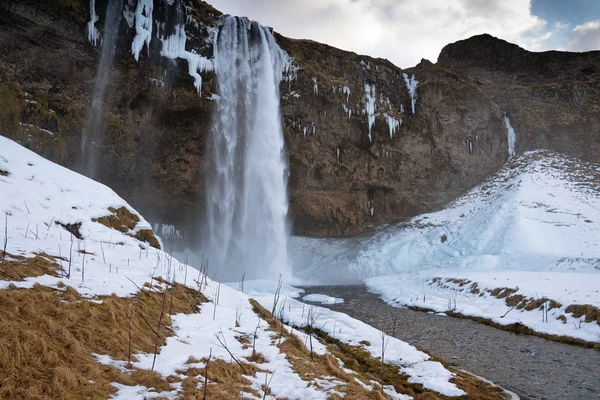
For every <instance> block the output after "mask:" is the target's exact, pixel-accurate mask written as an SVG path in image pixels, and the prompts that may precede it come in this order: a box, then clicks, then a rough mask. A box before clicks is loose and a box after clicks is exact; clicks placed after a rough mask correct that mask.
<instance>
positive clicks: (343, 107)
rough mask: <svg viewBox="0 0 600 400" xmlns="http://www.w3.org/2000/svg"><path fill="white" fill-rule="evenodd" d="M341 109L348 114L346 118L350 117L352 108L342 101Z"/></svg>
mask: <svg viewBox="0 0 600 400" xmlns="http://www.w3.org/2000/svg"><path fill="white" fill-rule="evenodd" d="M342 110H344V114H348V118H352V110H351V109H349V108H348V106H347V105H346V104H344V103H342Z"/></svg>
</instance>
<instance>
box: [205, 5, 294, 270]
mask: <svg viewBox="0 0 600 400" xmlns="http://www.w3.org/2000/svg"><path fill="white" fill-rule="evenodd" d="M289 60H290V59H289V57H287V55H286V54H285V53H284V52H283V51H282V50H281V49H280V48H279V46H278V45H277V43H276V42H275V39H274V37H273V35H272V33H271V31H270V30H269V29H267V28H265V27H263V26H261V25H259V24H258V23H256V22H251V21H249V20H248V19H246V18H235V17H231V16H227V17H225V19H224V22H223V26H222V27H221V30H220V31H219V33H218V35H217V38H216V40H215V57H214V63H215V71H216V75H217V80H218V95H219V96H220V98H221V100H220V101H219V102H218V103H217V107H215V111H214V112H215V114H214V117H213V127H212V131H211V137H210V139H209V150H208V153H209V160H210V161H209V163H210V165H209V168H208V169H207V170H208V171H213V172H212V175H211V176H209V177H208V179H207V191H206V195H207V198H206V204H207V216H206V217H207V221H206V226H207V230H208V232H207V236H208V237H207V239H208V240H207V241H206V245H207V248H206V251H207V253H208V254H209V259H210V260H211V265H216V268H219V271H220V272H219V278H229V279H239V278H240V277H241V276H242V274H244V273H245V274H246V275H245V276H246V279H252V278H269V279H277V277H278V276H279V275H280V274H281V275H284V277H285V276H287V275H288V273H289V260H288V244H287V243H288V226H287V211H288V198H287V177H288V166H287V155H286V153H285V148H284V141H283V131H282V122H281V112H280V105H279V84H280V82H281V81H282V79H283V73H284V70H285V69H286V68H288V71H289V65H290V63H289Z"/></svg>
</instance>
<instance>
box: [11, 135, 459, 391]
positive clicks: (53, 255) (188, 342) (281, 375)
mask: <svg viewBox="0 0 600 400" xmlns="http://www.w3.org/2000/svg"><path fill="white" fill-rule="evenodd" d="M109 207H112V208H114V209H120V208H122V207H124V208H126V209H127V210H128V211H129V213H131V214H133V215H137V217H138V218H139V221H138V222H137V223H136V224H135V226H134V227H133V228H132V229H130V230H129V231H127V230H126V231H125V232H120V231H118V230H115V229H112V228H110V227H108V226H105V225H103V224H101V223H98V222H94V221H93V219H97V218H101V217H104V216H109V215H112V214H113V213H112V212H111V211H109V210H108V209H109ZM0 213H1V214H0V216H2V217H5V218H2V221H1V222H2V225H3V226H2V229H1V230H0V232H2V233H0V246H2V247H3V245H4V241H5V239H6V253H7V254H9V256H8V257H6V258H7V260H10V261H11V262H21V261H20V259H17V258H15V256H24V257H33V256H34V255H35V254H42V255H43V257H45V258H48V259H55V260H57V262H60V263H61V264H62V268H63V269H64V270H65V272H66V271H67V270H68V265H71V274H70V275H69V276H65V275H66V274H65V273H59V276H50V275H43V276H39V277H28V278H25V279H24V280H20V279H13V280H11V281H7V280H0V289H3V288H7V287H8V286H9V285H14V286H15V287H17V288H30V287H32V286H34V285H35V284H40V285H43V286H47V287H51V288H54V289H55V290H57V291H64V290H65V289H64V288H65V285H67V286H70V287H73V288H76V290H77V292H79V294H81V295H83V296H85V297H87V298H88V299H90V300H91V301H93V302H96V303H97V302H100V303H101V302H103V301H104V300H103V299H102V298H99V297H98V296H101V295H110V294H112V293H114V294H116V295H117V296H120V297H127V296H132V295H135V294H136V293H138V291H139V290H140V288H142V287H146V288H150V289H152V288H153V286H152V284H151V283H150V284H148V283H147V282H152V281H154V282H157V281H159V280H160V281H161V282H171V284H174V283H179V284H182V285H185V286H188V287H189V288H193V289H197V290H200V289H202V292H203V293H204V294H205V295H206V297H207V298H208V299H209V301H210V302H209V303H204V304H202V305H201V306H200V307H199V309H198V312H197V313H192V314H176V315H173V316H172V317H171V318H172V320H173V336H171V337H168V338H167V339H166V345H165V346H163V347H161V348H160V352H159V354H158V357H157V360H156V370H157V371H158V372H159V373H160V374H161V375H162V376H163V377H164V378H166V377H175V378H174V379H175V380H174V381H173V382H174V383H173V384H172V387H171V388H172V390H171V391H168V392H161V393H157V392H156V391H152V390H151V389H149V388H146V387H143V386H124V385H122V384H120V383H115V384H114V386H115V387H116V388H118V392H117V394H116V398H122V399H138V398H139V399H142V398H154V397H161V398H178V396H179V395H181V393H180V392H181V390H182V387H181V383H180V382H181V380H179V381H177V377H178V376H180V375H181V374H180V372H178V371H182V370H188V369H189V368H191V367H194V368H197V369H203V368H204V366H205V363H204V362H203V361H201V360H202V359H204V358H207V357H208V355H209V354H212V360H215V359H221V360H224V361H225V362H228V363H229V362H231V360H232V356H231V354H233V356H234V357H236V358H238V359H241V358H244V359H249V358H250V357H251V356H252V353H253V350H252V348H250V347H249V346H247V345H244V344H243V343H242V342H241V341H240V340H239V338H240V337H247V338H250V337H256V350H257V351H258V352H259V353H261V354H262V355H263V356H264V362H262V363H260V365H259V364H256V363H254V364H255V365H256V367H257V368H258V370H259V372H257V373H256V374H254V375H252V376H247V377H246V378H247V379H248V380H249V381H250V384H251V389H252V390H254V391H255V392H256V393H258V396H253V395H251V394H250V393H244V396H245V397H244V398H269V399H272V398H275V397H285V398H289V399H326V398H329V396H331V395H332V394H334V393H340V392H343V391H344V385H345V384H346V383H344V382H342V381H340V379H339V377H338V378H334V377H331V376H325V377H324V376H314V377H313V378H312V379H309V378H307V377H306V376H301V375H300V373H299V372H297V371H295V370H294V369H293V366H292V364H291V363H290V360H289V359H288V358H287V357H286V354H284V353H283V352H282V351H281V350H280V348H279V347H277V340H276V336H277V335H278V332H275V331H273V330H272V329H270V327H269V326H268V324H267V323H266V322H264V321H263V323H262V324H261V323H260V318H258V317H257V315H256V313H255V311H254V310H253V307H252V306H251V304H250V303H249V298H250V297H249V296H248V294H244V293H242V292H239V291H237V290H234V289H232V288H229V287H227V286H225V285H220V284H218V283H216V282H213V281H212V280H210V279H208V278H206V279H202V276H201V274H199V272H198V271H197V270H195V269H193V268H191V267H188V266H187V265H184V264H182V263H180V262H178V261H177V260H175V259H173V258H172V257H170V256H169V255H168V254H166V253H164V252H163V251H161V250H159V249H155V248H151V247H150V246H148V244H147V243H145V242H141V241H139V240H137V239H135V238H134V237H132V235H134V234H135V233H136V232H139V231H140V230H143V229H150V226H149V224H148V223H147V222H146V221H145V220H144V219H143V218H142V217H141V216H140V215H139V214H138V213H137V212H135V210H134V209H133V208H131V206H129V205H128V204H127V203H126V202H125V201H124V200H123V199H121V198H120V197H119V196H117V195H116V194H115V193H114V192H113V191H112V190H110V189H109V188H107V187H106V186H104V185H101V184H99V183H96V182H94V181H91V180H89V179H87V178H85V177H83V176H81V175H78V174H76V173H74V172H72V171H70V170H68V169H65V168H62V167H60V166H57V165H55V164H53V163H51V162H49V161H47V160H45V159H43V158H42V157H39V156H37V155H36V154H34V153H32V152H30V151H29V150H26V149H25V148H23V147H21V146H19V145H18V144H16V143H15V142H12V141H10V140H8V139H6V138H4V137H0ZM5 222H6V233H7V234H5V229H4V223H5ZM58 223H60V224H58ZM79 224H80V225H79ZM65 226H71V227H73V226H78V227H79V228H78V229H77V232H78V235H79V236H80V238H76V237H75V235H73V234H71V233H70V232H68V231H67V230H66V229H65ZM13 258H14V259H13ZM161 278H162V279H161ZM0 279H7V277H5V276H0ZM203 280H204V284H202V281H203ZM246 284H247V286H246V290H247V291H248V288H250V289H251V290H252V291H251V293H250V294H252V296H254V297H255V298H256V299H257V300H258V301H259V302H260V303H262V304H263V306H264V307H266V308H269V309H270V307H271V305H272V302H273V294H274V293H275V291H276V289H277V283H276V282H264V283H263V284H261V283H260V282H258V283H257V282H253V283H248V282H247V283H246ZM145 285H146V286H145ZM299 294H300V292H299V291H294V290H293V289H289V290H287V291H284V293H283V294H282V298H281V300H282V301H284V303H283V304H284V307H282V309H281V310H280V313H281V317H282V319H284V320H286V321H288V322H289V323H290V324H291V325H295V326H302V325H303V324H304V320H305V319H306V318H305V307H306V306H305V305H304V304H302V303H300V302H299V301H297V300H295V299H293V298H292V297H297V296H299ZM165 298H166V295H165ZM171 301H172V300H171ZM312 310H313V311H312V313H313V315H314V316H316V318H317V319H318V325H319V327H321V329H323V330H324V331H327V332H330V334H332V335H334V336H335V337H336V338H338V340H342V341H344V342H346V343H349V344H353V345H356V346H360V342H361V341H364V340H368V341H369V342H370V343H372V345H371V344H370V345H368V346H365V349H366V350H367V351H369V352H371V354H372V355H373V357H378V356H380V354H379V353H378V352H379V351H380V349H379V348H380V346H379V345H378V344H377V340H378V339H377V338H378V337H380V333H379V331H378V330H377V329H375V328H372V327H370V326H368V325H366V324H364V323H362V322H360V321H357V320H353V319H351V318H349V317H348V316H346V315H344V314H340V313H335V312H333V311H330V310H326V309H319V308H318V307H314V308H313V309H312ZM257 320H258V321H259V324H258V326H257ZM159 325H160V323H159ZM285 329H286V331H288V332H292V331H293V330H292V329H291V328H290V327H285ZM295 333H297V334H298V335H299V336H300V337H301V338H304V339H306V335H305V334H303V333H299V332H295ZM303 335H304V336H303ZM388 340H389V342H387V348H386V362H387V363H391V364H396V365H398V366H399V367H400V368H401V371H402V372H403V373H404V374H406V375H408V376H409V382H414V383H421V384H422V385H423V386H424V387H425V388H428V389H431V390H434V391H437V392H440V393H443V394H446V395H448V396H457V395H462V394H463V393H464V392H463V391H462V390H461V389H459V388H458V387H457V386H456V385H455V384H454V383H452V382H450V379H452V378H453V377H454V374H453V373H452V372H450V371H448V370H447V369H445V368H444V367H443V365H442V364H441V363H439V362H435V361H431V360H430V357H429V356H428V355H427V354H425V353H423V352H420V351H418V350H417V349H415V348H414V347H412V346H410V345H408V344H406V343H404V342H402V341H400V340H397V339H395V338H389V339H388ZM219 341H223V342H224V343H227V344H228V348H225V347H224V346H221V345H219ZM313 341H315V342H316V338H314V339H313ZM315 351H316V352H317V353H325V352H327V351H328V350H327V349H326V348H325V346H323V345H321V344H318V343H315ZM230 352H231V353H230ZM95 357H96V358H97V359H98V361H99V362H103V363H107V364H110V365H114V366H117V367H118V368H119V369H120V370H122V371H125V372H126V373H128V372H130V370H128V368H127V366H126V365H125V364H126V362H125V361H124V360H113V359H111V358H110V357H109V356H108V355H102V354H100V355H95ZM191 357H193V358H194V359H196V360H200V361H198V362H194V363H192V364H189V360H190V359H191ZM136 358H137V361H136V362H134V363H133V366H134V367H137V368H142V369H148V368H150V367H151V366H152V365H153V364H154V362H153V355H151V354H137V355H136ZM244 362H248V363H252V361H250V360H248V361H244ZM345 373H348V374H352V372H351V371H346V372H345ZM351 376H354V375H351ZM266 379H268V380H269V382H270V385H269V390H270V394H269V395H265V394H264V391H263V390H264V387H263V386H262V385H263V384H264V383H265V381H266ZM350 380H351V381H352V382H354V378H353V377H351V379H350ZM92 383H93V382H92ZM209 383H210V382H209ZM361 385H362V383H361ZM366 386H368V385H366ZM374 388H375V386H374V385H372V386H371V389H369V390H373V389H374ZM381 390H383V391H384V392H385V393H386V394H387V396H388V398H395V399H408V398H410V397H409V396H406V395H402V394H398V393H396V392H395V390H394V389H393V388H391V387H384V388H382V389H381Z"/></svg>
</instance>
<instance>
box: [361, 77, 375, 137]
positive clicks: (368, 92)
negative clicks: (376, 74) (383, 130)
mask: <svg viewBox="0 0 600 400" xmlns="http://www.w3.org/2000/svg"><path fill="white" fill-rule="evenodd" d="M364 102H365V108H364V109H363V114H366V115H367V119H368V122H369V141H371V142H372V141H373V138H372V135H371V131H372V129H373V126H375V85H369V84H368V83H365V98H364Z"/></svg>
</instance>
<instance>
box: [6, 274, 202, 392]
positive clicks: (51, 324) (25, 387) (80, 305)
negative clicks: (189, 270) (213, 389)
mask: <svg viewBox="0 0 600 400" xmlns="http://www.w3.org/2000/svg"><path fill="white" fill-rule="evenodd" d="M59 286H61V285H59ZM167 296H168V297H167V298H168V299H169V301H170V302H171V301H172V312H173V313H179V312H186V313H189V312H195V311H196V310H197V306H198V305H199V304H200V303H201V302H203V301H206V299H205V298H204V296H202V294H200V293H199V292H197V291H194V290H191V289H188V288H186V287H183V286H181V285H175V286H173V287H172V289H170V290H169V291H168V295H167ZM161 299H162V294H161V293H158V292H150V291H146V292H144V293H138V294H137V295H136V296H135V297H133V298H119V297H117V296H114V295H113V296H108V297H104V298H101V300H102V303H100V304H98V303H95V302H91V301H88V300H85V299H83V298H81V297H80V296H79V294H78V293H77V291H76V290H75V289H73V288H71V287H66V289H65V290H53V289H50V288H46V287H42V286H39V285H36V286H34V288H32V289H16V288H15V287H14V286H13V287H9V288H8V289H6V290H0V371H2V372H1V373H0V398H10V399H83V398H85V399H90V398H91V399H104V398H108V396H109V395H110V394H111V393H113V392H114V391H115V389H114V387H112V386H111V385H110V384H111V383H112V382H119V383H122V384H125V385H137V384H139V385H144V386H147V387H153V388H155V389H157V390H158V391H162V390H170V385H169V383H168V382H167V381H165V380H164V379H162V378H161V377H160V376H159V375H158V374H156V373H151V372H150V371H141V370H134V372H133V373H131V374H123V373H121V372H119V371H118V370H116V369H115V368H113V367H108V366H104V365H100V364H99V363H97V362H96V360H95V359H94V358H93V357H92V355H91V354H92V353H97V354H108V355H110V356H111V357H113V358H114V359H119V360H125V361H127V360H128V359H129V343H130V341H129V337H130V336H129V326H130V321H131V349H132V352H133V353H134V354H135V353H136V352H153V350H154V344H155V340H156V334H155V331H156V329H157V327H158V322H157V321H158V316H159V314H160V312H161V304H162V303H161ZM171 299H172V300H171ZM167 311H169V310H167ZM130 315H131V318H130ZM163 322H164V324H163V325H162V326H161V328H160V330H159V334H160V338H159V339H160V342H161V343H163V344H164V341H165V338H166V337H167V336H169V335H171V334H172V332H171V330H170V328H169V325H170V324H171V321H170V318H169V316H168V315H167V316H166V317H163Z"/></svg>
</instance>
